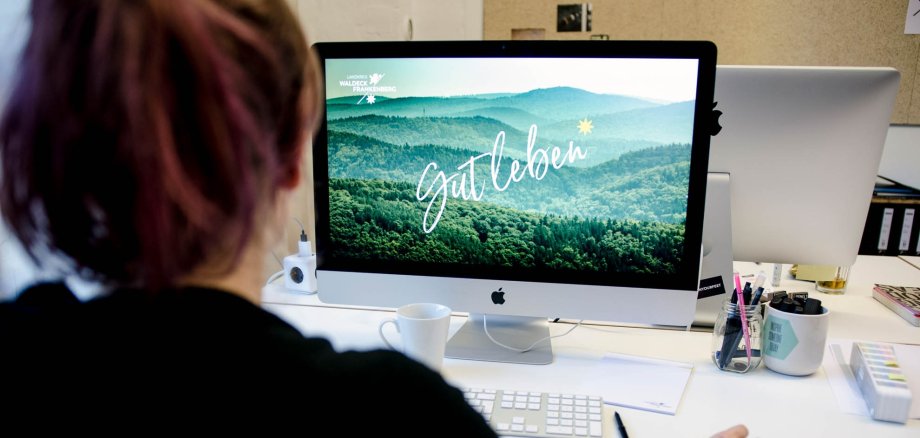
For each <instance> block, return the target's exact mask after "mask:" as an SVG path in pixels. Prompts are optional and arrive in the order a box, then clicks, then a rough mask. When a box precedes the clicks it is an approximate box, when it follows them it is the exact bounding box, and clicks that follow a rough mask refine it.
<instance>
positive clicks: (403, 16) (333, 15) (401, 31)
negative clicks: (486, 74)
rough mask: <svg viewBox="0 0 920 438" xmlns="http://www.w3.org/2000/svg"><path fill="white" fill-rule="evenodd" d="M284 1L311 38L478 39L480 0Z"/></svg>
mask: <svg viewBox="0 0 920 438" xmlns="http://www.w3.org/2000/svg"><path fill="white" fill-rule="evenodd" d="M287 1H288V3H290V4H291V6H292V7H293V8H294V10H295V11H296V12H297V16H298V17H299V18H300V21H301V24H303V26H304V28H305V29H306V31H307V36H308V38H309V39H310V41H311V42H319V41H406V40H410V39H411V40H415V41H422V40H478V39H482V0H374V1H370V0H287ZM410 20H411V23H412V24H411V30H410V24H409V23H410Z"/></svg>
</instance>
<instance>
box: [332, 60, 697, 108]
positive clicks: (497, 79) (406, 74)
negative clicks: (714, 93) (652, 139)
mask: <svg viewBox="0 0 920 438" xmlns="http://www.w3.org/2000/svg"><path fill="white" fill-rule="evenodd" d="M697 63H698V61H697V60H695V59H609V58H433V59H432V58H429V59H422V58H403V59H332V60H327V61H326V75H327V81H326V97H327V98H329V99H332V98H336V97H342V96H353V95H364V94H367V93H363V92H355V91H354V90H353V89H352V88H351V87H350V86H342V85H341V84H340V81H343V80H347V79H348V78H349V76H355V75H357V76H362V75H363V76H365V77H369V76H370V75H371V74H374V73H377V74H381V75H383V79H381V81H380V82H379V84H378V85H380V86H393V87H396V93H392V92H378V93H370V94H375V95H378V96H386V97H391V98H393V97H408V96H416V97H418V96H436V97H445V96H459V95H470V94H487V93H521V92H526V91H530V90H534V89H538V88H552V87H575V88H580V89H582V90H586V91H590V92H593V93H598V94H619V95H626V96H632V97H640V98H645V99H650V100H655V101H664V102H684V101H688V100H694V99H695V98H696V74H697ZM359 80H360V79H359Z"/></svg>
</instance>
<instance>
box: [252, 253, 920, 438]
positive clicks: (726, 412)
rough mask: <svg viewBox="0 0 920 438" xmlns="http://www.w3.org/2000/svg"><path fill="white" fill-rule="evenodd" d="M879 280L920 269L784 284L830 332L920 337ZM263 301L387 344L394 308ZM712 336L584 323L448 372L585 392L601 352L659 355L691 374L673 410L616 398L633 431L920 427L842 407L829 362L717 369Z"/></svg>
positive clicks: (320, 328) (910, 277) (488, 381)
mask: <svg viewBox="0 0 920 438" xmlns="http://www.w3.org/2000/svg"><path fill="white" fill-rule="evenodd" d="M787 267H788V266H787ZM735 268H736V269H737V270H738V271H739V272H741V273H742V274H744V273H757V272H759V271H761V270H764V271H767V272H770V271H771V270H772V265H769V266H763V267H762V266H758V265H755V264H752V263H736V265H735ZM875 283H886V284H898V285H920V269H918V268H917V267H915V266H913V265H911V264H909V263H908V262H907V261H905V260H903V259H900V258H897V257H873V256H860V257H859V258H858V260H857V262H856V264H855V265H854V266H853V268H852V270H851V274H850V285H849V286H848V289H847V291H846V293H845V294H843V295H837V296H832V295H826V294H821V293H818V292H815V291H814V284H813V283H809V282H801V281H796V280H794V279H792V278H791V277H789V276H788V274H787V275H786V276H785V277H784V278H783V281H782V283H781V284H780V286H779V288H782V289H785V290H787V291H808V292H809V293H812V294H815V296H818V297H819V298H820V299H821V300H822V301H823V303H824V305H825V306H827V307H828V309H830V311H831V312H832V314H831V323H830V328H829V337H830V338H848V339H862V340H873V341H882V342H897V343H909V344H920V329H918V328H916V327H914V326H912V325H910V324H908V323H907V322H906V321H904V320H903V319H901V318H900V317H898V316H897V315H895V314H894V313H893V312H891V311H890V310H888V309H887V308H886V307H884V306H882V305H881V304H880V303H878V302H876V301H875V299H873V298H872V286H873V285H874V284H875ZM263 301H264V304H263V306H264V307H265V308H266V309H268V310H270V311H272V312H274V313H276V314H278V315H279V316H280V317H282V318H284V319H285V320H287V321H289V322H290V323H291V324H293V325H294V326H296V327H297V328H298V329H300V330H301V331H302V332H303V333H304V334H306V335H308V336H322V337H325V338H327V339H329V340H330V341H331V342H332V343H333V345H334V346H335V348H336V349H338V350H346V349H354V350H367V349H374V348H382V347H383V346H384V345H383V343H382V341H381V340H380V339H379V337H378V335H377V326H378V324H379V322H380V321H382V320H383V319H385V318H389V317H392V311H390V310H381V309H354V308H342V307H329V306H325V305H322V304H321V303H319V301H318V300H317V299H316V298H315V296H304V295H295V294H291V293H288V292H287V291H285V290H284V289H283V287H276V286H270V287H268V288H266V290H265V291H264V294H263ZM465 319H466V317H465V316H464V315H462V314H458V315H455V316H454V317H453V320H452V322H451V334H453V333H455V332H456V330H458V329H459V328H460V326H461V325H462V323H463V322H464V321H465ZM568 327H569V325H568V324H551V332H552V334H560V333H562V332H564V331H565V330H567V329H568ZM711 337H712V334H711V333H710V332H705V331H679V330H665V329H655V328H637V327H622V326H609V325H583V326H582V327H579V328H578V329H576V330H574V331H573V332H572V333H571V334H570V335H568V336H564V337H561V338H556V339H554V340H553V347H554V350H555V353H556V360H555V362H554V363H552V364H550V365H516V364H500V363H491V362H476V361H466V360H457V359H446V360H445V362H444V369H443V374H444V376H445V378H446V379H447V380H448V381H450V382H452V383H454V384H456V385H457V386H481V387H493V388H513V389H532V390H537V391H567V390H568V391H573V392H574V391H579V392H589V391H587V390H585V388H590V383H591V382H585V381H583V376H584V375H585V373H584V372H581V371H583V370H585V369H587V367H593V366H595V365H596V363H597V361H598V360H599V359H600V358H601V357H602V356H603V355H604V353H606V352H618V353H626V354H635V355H641V356H649V357H659V358H664V359H672V360H679V361H684V362H691V363H693V364H694V370H693V374H692V376H691V378H690V382H689V384H688V385H687V388H686V391H685V392H684V398H683V400H682V401H681V404H680V407H679V408H678V410H677V414H676V415H674V416H671V415H664V414H656V413H651V412H646V411H641V410H635V409H629V408H616V409H617V410H618V411H619V412H620V414H621V415H622V416H623V420H624V422H625V423H626V424H627V428H628V429H629V431H630V434H631V435H633V436H643V437H645V436H687V437H708V436H710V435H711V434H712V433H714V432H716V431H718V430H721V429H724V428H727V427H729V426H731V425H734V424H737V423H744V424H745V425H747V426H748V428H749V429H750V430H751V436H752V437H759V436H762V437H773V436H885V437H889V436H891V437H900V436H903V437H908V436H910V437H917V436H920V420H910V421H909V422H908V423H907V424H906V425H900V424H890V423H883V422H877V421H874V420H872V419H871V418H868V417H861V416H856V415H848V414H844V413H842V412H841V410H840V408H838V406H837V401H836V398H835V397H834V394H833V392H832V390H831V387H830V385H829V384H828V381H827V379H826V377H825V374H824V371H823V369H819V370H818V372H816V373H815V374H813V375H811V376H807V377H790V376H785V375H782V374H778V373H774V372H772V371H770V370H768V369H766V368H765V367H763V366H761V367H760V368H758V369H757V370H754V371H753V372H751V373H748V374H743V375H742V374H734V373H728V372H723V371H720V370H718V369H717V368H716V367H715V365H713V363H712V361H711V359H710V357H709V353H710V342H711ZM576 388H577V389H576ZM917 396H918V395H915V397H917ZM605 417H606V418H605V421H612V420H611V419H612V417H613V408H612V407H611V406H606V407H605ZM607 431H608V433H609V435H608V436H611V437H616V436H618V435H617V432H616V428H615V427H609V428H608V429H607Z"/></svg>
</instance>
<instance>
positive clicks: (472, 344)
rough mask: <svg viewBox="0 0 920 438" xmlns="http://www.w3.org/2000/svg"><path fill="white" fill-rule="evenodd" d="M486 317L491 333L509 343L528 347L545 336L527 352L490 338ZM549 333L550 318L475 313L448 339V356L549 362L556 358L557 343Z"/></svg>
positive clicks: (489, 360)
mask: <svg viewBox="0 0 920 438" xmlns="http://www.w3.org/2000/svg"><path fill="white" fill-rule="evenodd" d="M483 321H485V323H486V326H487V327H488V329H489V333H488V334H489V335H492V338H494V339H495V340H496V341H498V342H501V343H502V344H505V345H507V346H509V347H514V348H518V349H524V348H527V347H529V346H530V345H532V344H533V343H534V342H536V341H538V340H541V339H544V340H543V341H542V342H540V343H539V344H537V345H536V346H535V347H533V349H531V350H529V351H527V352H523V353H522V352H518V351H514V350H509V349H507V348H504V347H502V346H500V345H498V344H496V343H495V342H493V341H492V340H491V339H489V336H488V335H486V332H485V330H484V327H483ZM549 336H550V335H549V323H548V322H547V321H546V318H532V317H526V316H508V315H484V314H481V313H471V314H470V316H469V318H468V319H467V320H466V322H465V323H464V324H463V327H460V330H459V331H457V333H456V334H454V336H453V337H451V338H450V341H448V342H447V350H446V352H445V354H444V356H445V357H449V358H452V359H469V360H480V361H487V362H505V363H521V364H529V365H546V364H550V363H552V362H553V346H552V343H551V342H550V339H549Z"/></svg>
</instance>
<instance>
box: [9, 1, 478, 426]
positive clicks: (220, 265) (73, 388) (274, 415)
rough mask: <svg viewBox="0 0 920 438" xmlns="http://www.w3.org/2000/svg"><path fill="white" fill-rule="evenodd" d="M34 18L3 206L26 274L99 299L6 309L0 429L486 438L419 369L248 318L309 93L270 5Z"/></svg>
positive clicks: (46, 4)
mask: <svg viewBox="0 0 920 438" xmlns="http://www.w3.org/2000/svg"><path fill="white" fill-rule="evenodd" d="M31 21H32V31H31V36H30V38H29V40H28V42H27V46H26V48H25V52H24V54H23V59H22V63H21V65H20V66H19V71H18V76H17V78H16V83H15V84H14V85H13V87H14V88H13V91H12V93H11V95H10V100H9V102H8V106H7V108H6V111H5V114H4V115H3V118H2V122H0V144H2V146H0V157H2V190H0V201H2V204H0V207H2V211H3V215H4V218H5V219H6V221H7V223H8V224H9V226H10V229H11V230H12V231H13V233H15V235H16V236H17V237H18V238H19V239H20V240H21V241H22V242H23V243H24V245H25V246H26V247H27V248H28V250H29V252H30V254H31V255H32V256H33V257H34V258H35V259H36V260H37V261H42V260H47V259H48V257H47V255H48V254H49V253H50V254H56V255H59V256H63V257H61V258H62V259H63V260H65V261H66V263H67V268H68V269H69V270H72V271H74V272H76V273H79V274H80V275H81V276H83V277H85V278H88V279H92V280H94V281H97V282H99V283H101V284H103V285H104V286H105V287H106V288H107V289H108V290H109V291H110V292H109V293H107V294H105V295H104V296H103V297H100V298H97V299H95V300H92V301H89V302H86V303H80V302H79V301H78V300H76V299H75V298H74V296H73V294H71V292H70V291H69V290H67V289H66V288H65V287H64V286H63V285H60V284H45V285H40V286H36V287H33V288H31V289H29V290H27V291H25V292H24V293H23V294H21V295H20V297H19V299H18V300H17V301H16V302H15V303H7V304H5V305H2V306H0V351H3V353H2V354H0V356H2V357H3V359H2V361H0V362H2V364H0V367H3V368H5V369H4V371H6V372H5V373H3V374H2V375H3V376H5V377H7V379H6V380H7V384H6V385H5V386H4V390H3V391H2V392H3V397H4V399H5V400H11V401H13V405H14V406H15V411H14V412H20V413H26V414H28V413H32V414H36V415H38V413H41V414H40V415H41V417H42V418H45V419H48V418H50V419H56V418H61V417H62V416H63V417H64V418H67V419H74V420H76V423H71V422H60V421H43V422H40V423H34V424H33V425H32V426H33V427H39V428H41V427H58V426H62V425H64V424H66V425H67V427H71V426H74V425H80V424H88V425H90V426H91V427H92V428H94V429H95V428H98V427H100V426H103V425H104V426H103V427H109V426H114V423H113V422H116V423H122V422H124V421H128V420H130V421H131V422H132V423H133V425H134V426H135V427H136V425H138V424H142V425H144V429H141V430H145V429H147V428H150V427H154V428H157V429H159V428H164V429H165V428H172V427H177V426H178V425H181V424H184V422H185V421H189V420H191V421H192V423H193V424H197V425H199V426H206V427H207V428H208V429H207V430H215V428H216V429H217V430H220V429H231V428H233V429H235V428H236V426H237V425H238V424H240V423H241V422H242V423H246V422H252V423H253V425H256V426H258V427H260V428H265V427H278V428H279V429H280V430H293V431H296V432H298V433H300V432H302V431H304V430H311V429H315V428H319V427H320V425H322V428H323V429H324V430H329V429H330V428H331V430H333V431H335V432H334V433H333V435H369V434H371V433H373V434H386V433H387V432H394V431H395V432H396V434H397V435H398V436H421V435H429V436H430V435H445V434H446V435H451V434H456V435H458V436H494V433H493V432H492V431H491V429H490V428H489V427H488V425H487V424H486V422H485V421H484V420H483V418H482V416H481V415H479V414H478V413H476V412H475V411H473V410H472V409H471V408H470V407H469V406H468V405H467V403H466V402H465V400H464V399H463V396H462V394H461V393H460V391H459V390H457V389H455V388H453V387H451V386H449V385H448V384H447V383H446V382H445V381H444V380H443V379H442V378H441V377H440V375H438V374H437V373H435V372H432V371H430V370H428V369H427V368H425V367H424V366H423V365H420V364H418V363H416V362H414V361H411V360H409V359H407V358H406V357H405V356H403V355H401V354H399V353H395V352H389V351H374V352H367V353H356V352H348V353H336V352H335V351H333V349H332V348H331V346H330V344H329V343H328V342H327V341H325V340H323V339H307V338H304V337H303V336H302V335H301V334H300V333H299V332H298V331H297V330H296V329H294V328H293V327H291V326H290V325H288V324H286V323H284V322H282V321H281V320H280V319H278V318H277V317H275V316H274V315H272V314H270V313H268V312H265V311H263V310H262V309H261V308H260V307H259V306H258V305H257V303H258V302H259V299H260V296H259V293H260V290H261V285H262V280H263V279H262V262H263V260H264V259H265V254H268V252H269V250H270V248H271V247H272V246H273V245H274V244H275V243H276V242H277V241H278V239H279V237H280V235H281V232H282V228H283V226H285V225H286V224H287V222H288V221H289V216H288V215H287V214H286V212H287V208H288V204H289V198H290V195H291V193H292V191H293V189H294V188H295V187H297V185H298V184H299V183H300V181H301V175H302V173H301V169H300V167H299V163H300V162H301V157H302V156H303V154H304V153H305V151H304V150H303V145H304V143H305V141H306V140H307V139H308V137H309V136H310V135H311V134H312V132H313V128H314V126H315V124H316V120H317V117H318V111H319V106H318V105H319V102H320V94H321V90H320V89H319V82H318V78H317V76H318V75H319V71H318V68H317V66H316V64H315V60H314V58H313V57H312V55H311V53H310V51H309V49H308V46H307V43H306V40H305V38H304V36H303V34H302V32H301V30H300V28H299V25H298V23H297V21H296V19H295V17H294V16H293V15H292V14H291V12H290V10H289V9H288V8H287V6H286V4H285V2H284V1H283V0H272V1H259V0H195V1H190V0H181V1H175V0H161V1H128V0H123V1H122V0H109V1H106V0H96V1H89V0H86V1H79V2H68V1H54V0H34V1H33V2H32V10H31ZM8 376H15V377H8ZM8 413H9V412H5V414H8ZM49 415H51V416H50V417H49ZM4 416H5V417H6V418H16V419H19V421H20V422H22V421H24V420H23V418H26V417H22V416H16V415H4ZM291 427H293V429H291ZM388 435H392V434H391V433H390V434H388Z"/></svg>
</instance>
